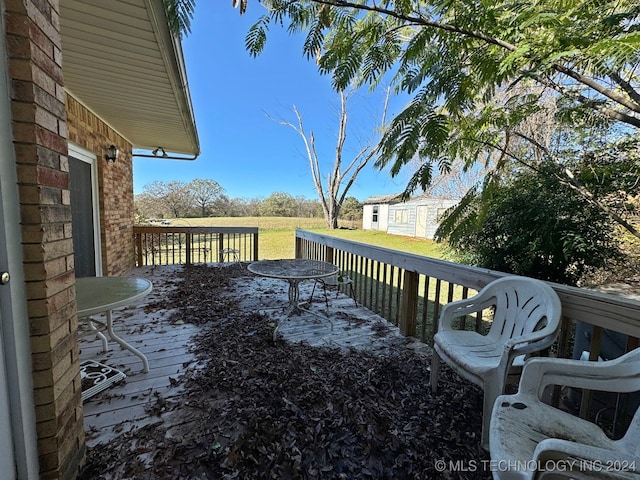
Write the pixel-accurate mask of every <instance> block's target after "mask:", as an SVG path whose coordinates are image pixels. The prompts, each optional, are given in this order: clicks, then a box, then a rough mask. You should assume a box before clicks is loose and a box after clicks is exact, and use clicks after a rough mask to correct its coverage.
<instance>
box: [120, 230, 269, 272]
mask: <svg viewBox="0 0 640 480" xmlns="http://www.w3.org/2000/svg"><path fill="white" fill-rule="evenodd" d="M133 234H134V242H135V256H136V266H143V265H172V264H187V265H189V264H192V263H214V262H216V263H218V262H231V261H235V260H239V261H241V262H251V261H254V260H257V259H258V227H173V226H162V227H160V226H148V227H147V226H136V227H133Z"/></svg>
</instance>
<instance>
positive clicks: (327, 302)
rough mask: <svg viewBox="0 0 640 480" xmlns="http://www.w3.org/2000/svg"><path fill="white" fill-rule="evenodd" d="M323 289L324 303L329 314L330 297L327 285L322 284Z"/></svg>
mask: <svg viewBox="0 0 640 480" xmlns="http://www.w3.org/2000/svg"><path fill="white" fill-rule="evenodd" d="M322 288H323V289H324V303H325V305H326V306H327V312H328V311H329V297H328V296H327V284H326V283H324V282H322Z"/></svg>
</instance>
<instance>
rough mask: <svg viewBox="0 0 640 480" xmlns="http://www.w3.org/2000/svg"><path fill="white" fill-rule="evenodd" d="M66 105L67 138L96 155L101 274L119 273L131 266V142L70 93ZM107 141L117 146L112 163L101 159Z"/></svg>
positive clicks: (132, 221) (133, 264)
mask: <svg viewBox="0 0 640 480" xmlns="http://www.w3.org/2000/svg"><path fill="white" fill-rule="evenodd" d="M66 106H67V107H66V109H67V125H68V130H69V141H70V142H73V143H75V144H76V145H79V146H81V147H82V148H85V149H87V150H89V151H91V152H94V153H95V154H96V155H97V156H98V183H99V198H100V231H101V236H102V238H101V241H102V268H103V274H104V275H122V274H123V273H125V272H127V271H129V270H131V269H132V268H133V267H134V266H135V258H134V246H133V223H134V215H135V212H134V209H133V163H132V158H131V153H132V151H131V144H130V143H129V142H127V141H126V140H125V139H124V138H122V137H121V136H120V135H118V134H117V133H116V132H115V131H114V130H113V129H111V128H110V127H109V126H108V125H107V124H106V123H104V122H103V121H102V120H100V119H99V118H98V117H97V116H96V115H95V114H93V113H92V112H91V111H90V110H89V109H88V108H86V107H85V106H84V105H82V104H81V103H80V102H79V101H78V100H77V99H75V98H73V97H71V96H70V95H67V99H66ZM109 145H115V146H116V147H118V149H119V150H120V156H119V158H118V161H116V162H115V163H113V162H107V161H105V160H104V156H105V154H106V149H107V147H108V146H109Z"/></svg>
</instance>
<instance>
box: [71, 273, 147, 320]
mask: <svg viewBox="0 0 640 480" xmlns="http://www.w3.org/2000/svg"><path fill="white" fill-rule="evenodd" d="M152 289H153V285H152V283H151V282H150V281H149V280H147V279H144V278H135V277H81V278H76V302H77V305H78V317H80V318H82V317H88V316H89V315H95V314H97V313H102V312H106V311H107V310H112V309H114V308H118V307H123V306H126V305H128V304H129V303H131V302H134V301H136V300H138V299H140V298H142V297H144V296H145V295H147V294H148V293H149V292H151V290H152Z"/></svg>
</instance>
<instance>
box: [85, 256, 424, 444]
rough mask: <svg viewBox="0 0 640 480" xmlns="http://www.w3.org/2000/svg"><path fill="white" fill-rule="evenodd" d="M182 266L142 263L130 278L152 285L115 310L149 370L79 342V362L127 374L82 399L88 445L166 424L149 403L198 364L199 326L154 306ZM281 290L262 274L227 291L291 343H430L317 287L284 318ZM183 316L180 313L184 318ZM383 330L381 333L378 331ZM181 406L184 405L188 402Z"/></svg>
mask: <svg viewBox="0 0 640 480" xmlns="http://www.w3.org/2000/svg"><path fill="white" fill-rule="evenodd" d="M181 268H182V267H180V266H166V267H156V268H155V269H152V268H150V267H143V268H138V269H134V270H133V271H131V272H130V273H129V276H140V277H144V278H148V279H149V280H151V281H152V282H153V284H154V290H153V291H152V292H151V293H150V294H149V295H148V296H147V297H145V298H144V299H141V300H139V301H138V303H137V304H136V305H131V306H129V307H127V308H125V309H122V310H120V311H114V330H115V332H116V334H118V335H120V336H121V337H122V338H124V339H126V340H127V341H128V342H130V343H131V344H132V345H133V346H135V347H136V348H138V349H139V350H140V351H141V352H142V353H144V354H145V355H146V356H147V359H148V361H149V367H150V371H149V372H148V373H144V372H143V371H142V362H141V361H140V359H139V358H138V357H137V356H135V355H133V354H132V353H131V352H129V351H127V350H124V349H122V348H121V347H120V346H119V345H118V344H116V343H115V342H109V347H110V348H109V351H107V352H103V351H102V342H100V341H99V340H97V339H96V337H95V335H92V336H86V337H84V338H81V340H80V359H81V360H86V359H92V360H96V361H99V362H101V363H105V364H107V365H110V366H112V367H114V368H117V369H119V370H121V371H123V372H124V373H125V374H126V375H127V377H126V378H125V379H124V380H123V381H121V382H120V383H119V384H116V385H112V386H111V387H109V388H108V389H106V390H104V391H102V392H100V393H98V394H96V395H94V396H93V397H91V398H90V399H88V400H87V401H85V402H84V405H83V410H84V423H85V431H86V433H87V435H86V437H87V445H88V446H93V445H96V444H98V443H101V442H106V441H109V439H111V438H113V437H114V436H115V435H118V434H120V433H122V432H126V431H129V430H131V429H136V428H141V427H143V426H145V425H152V424H154V423H155V422H171V415H164V414H162V413H160V415H158V412H157V409H155V408H154V407H155V406H156V404H157V403H158V402H159V401H160V402H163V401H175V402H179V401H180V393H181V387H180V386H173V380H178V379H179V377H180V376H181V375H182V374H184V372H185V371H187V370H188V369H190V368H197V363H196V359H195V356H194V354H193V353H192V348H193V346H194V345H193V339H194V336H195V335H198V333H199V332H200V331H201V327H198V326H196V325H192V324H189V323H184V324H177V325H176V324H172V323H171V321H172V317H171V313H172V311H171V310H168V309H153V307H154V305H157V304H158V303H159V302H158V301H159V300H160V299H164V298H166V296H167V294H168V293H169V292H170V290H171V289H172V288H174V285H175V282H176V280H175V278H176V276H175V272H176V270H178V269H181ZM287 288H288V284H287V283H286V282H284V281H280V280H274V279H266V278H261V277H253V276H248V277H240V278H235V279H234V288H233V291H232V292H230V293H229V294H230V295H231V294H232V295H235V296H236V297H237V298H239V299H240V300H241V301H240V305H239V308H242V309H246V310H247V311H251V310H252V311H260V312H262V313H264V314H265V315H267V316H269V317H270V318H271V319H272V320H271V321H273V322H274V323H275V324H279V328H278V332H279V336H280V337H281V338H282V339H284V340H286V341H289V342H307V343H309V344H310V345H312V346H319V347H320V346H331V347H339V348H366V349H373V350H379V351H381V352H382V351H384V349H385V348H386V347H387V346H388V345H389V344H390V342H393V341H395V342H398V341H400V342H406V343H407V345H409V346H411V347H412V348H423V349H424V350H425V353H427V351H428V348H429V347H427V346H426V345H424V344H419V342H415V341H413V342H411V341H409V339H406V338H405V337H402V335H401V334H400V333H399V332H398V329H397V328H396V327H394V326H393V325H391V324H389V323H387V322H385V321H384V320H383V319H382V318H381V317H378V316H377V315H375V314H373V313H372V312H371V311H369V310H367V309H365V308H363V307H360V306H359V305H356V304H355V303H354V301H353V300H352V299H351V298H350V297H348V296H346V295H344V294H342V293H340V294H339V295H338V297H337V298H336V297H335V292H331V293H330V297H329V310H328V311H327V308H326V304H325V298H324V294H323V292H322V291H321V290H320V291H318V290H317V289H316V292H315V294H314V298H313V301H312V302H311V303H310V304H309V305H308V308H309V309H310V310H311V311H312V312H314V313H309V312H306V311H304V310H301V311H299V312H296V313H294V314H291V315H287V306H288V305H287ZM312 288H313V282H304V283H303V284H302V285H301V288H300V293H301V298H303V299H308V298H309V296H310V294H311V290H312ZM186 317H187V316H184V317H182V318H181V320H182V321H184V322H186ZM381 329H382V330H384V331H385V334H384V335H381V334H380V331H381ZM184 408H187V407H186V406H185V407H184Z"/></svg>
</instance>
